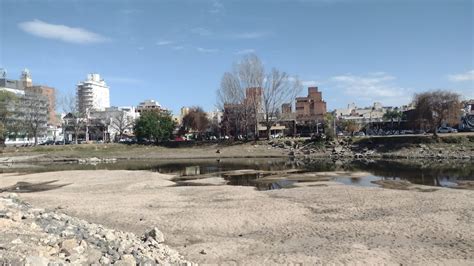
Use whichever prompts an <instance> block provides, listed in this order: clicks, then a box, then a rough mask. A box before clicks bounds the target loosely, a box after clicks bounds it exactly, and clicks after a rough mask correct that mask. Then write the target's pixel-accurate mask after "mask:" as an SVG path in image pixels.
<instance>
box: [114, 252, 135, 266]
mask: <svg viewBox="0 0 474 266" xmlns="http://www.w3.org/2000/svg"><path fill="white" fill-rule="evenodd" d="M114 265H120V266H135V265H137V261H136V260H135V257H133V256H132V255H122V257H121V258H120V260H118V261H117V262H115V263H114Z"/></svg>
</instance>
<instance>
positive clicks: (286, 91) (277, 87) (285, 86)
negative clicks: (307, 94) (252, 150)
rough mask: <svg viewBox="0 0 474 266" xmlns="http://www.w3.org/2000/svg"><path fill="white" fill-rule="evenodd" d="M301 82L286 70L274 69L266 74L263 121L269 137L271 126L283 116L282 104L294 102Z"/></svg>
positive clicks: (263, 94)
mask: <svg viewBox="0 0 474 266" xmlns="http://www.w3.org/2000/svg"><path fill="white" fill-rule="evenodd" d="M301 88H302V87H301V83H300V81H299V80H298V79H297V78H295V77H291V76H289V75H288V74H287V73H285V72H281V71H279V70H277V69H273V70H272V71H271V73H270V74H268V75H267V76H266V79H265V85H264V87H263V93H262V99H263V113H264V120H263V123H264V124H265V127H266V128H267V138H268V139H269V138H270V134H271V132H270V131H271V127H272V126H273V125H275V124H276V123H277V122H278V121H279V120H280V118H281V116H280V114H281V110H280V108H281V106H282V104H284V103H288V102H292V101H294V99H295V98H296V96H297V95H298V93H299V92H300V91H301Z"/></svg>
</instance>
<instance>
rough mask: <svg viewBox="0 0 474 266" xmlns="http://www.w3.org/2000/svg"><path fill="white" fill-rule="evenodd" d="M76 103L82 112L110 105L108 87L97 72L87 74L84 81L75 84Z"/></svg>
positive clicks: (103, 108) (101, 109)
mask: <svg viewBox="0 0 474 266" xmlns="http://www.w3.org/2000/svg"><path fill="white" fill-rule="evenodd" d="M77 105H78V109H79V112H80V113H82V114H86V113H87V112H90V111H92V110H94V111H104V110H105V108H108V107H110V96H109V87H108V86H107V84H106V83H105V81H104V80H103V79H101V78H100V75H99V74H96V73H92V74H88V75H87V79H86V80H85V81H83V82H81V83H79V84H77Z"/></svg>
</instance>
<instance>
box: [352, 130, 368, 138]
mask: <svg viewBox="0 0 474 266" xmlns="http://www.w3.org/2000/svg"><path fill="white" fill-rule="evenodd" d="M354 136H357V137H365V133H364V132H362V131H359V132H355V133H354Z"/></svg>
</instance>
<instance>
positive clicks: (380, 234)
mask: <svg viewBox="0 0 474 266" xmlns="http://www.w3.org/2000/svg"><path fill="white" fill-rule="evenodd" d="M55 179H58V180H59V182H58V183H72V184H71V185H69V186H65V187H62V188H59V189H56V190H51V191H44V192H34V193H25V194H21V195H20V197H21V198H23V199H25V200H26V201H28V202H30V203H32V204H33V205H35V206H38V207H43V208H58V207H59V208H61V210H62V211H64V212H65V213H67V214H69V215H73V216H77V217H79V218H83V219H86V220H88V221H91V222H95V223H101V224H104V225H106V226H109V227H112V228H115V229H119V230H124V231H132V232H134V233H137V234H141V233H143V232H144V231H145V230H146V229H147V228H150V227H153V226H156V227H158V228H159V229H161V230H162V231H163V232H164V234H165V238H166V244H168V245H170V246H171V247H173V248H175V249H176V250H178V251H179V252H180V253H181V254H183V255H184V256H185V258H186V259H188V260H190V261H194V262H198V263H201V264H202V263H211V264H216V263H221V264H248V265H250V264H253V265H256V264H258V265H261V264H295V263H304V264H318V263H336V264H342V263H350V264H353V263H358V264H360V265H364V264H380V263H383V264H424V265H432V264H445V265H460V264H466V265H472V264H474V191H467V190H454V189H439V190H437V191H434V192H416V191H401V190H390V189H382V188H365V187H354V186H345V185H341V184H336V183H332V182H317V183H304V186H302V187H298V188H292V189H283V190H274V191H265V192H263V191H256V190H254V188H252V187H237V186H227V185H224V186H222V185H220V186H194V187H193V186H186V187H176V186H173V185H174V183H173V182H171V181H170V179H171V176H167V175H162V174H158V173H152V172H140V171H133V172H130V171H71V172H54V173H40V174H30V175H23V176H22V175H11V174H10V175H0V187H5V186H9V185H13V184H15V183H16V182H18V181H27V182H39V181H47V180H55Z"/></svg>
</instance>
